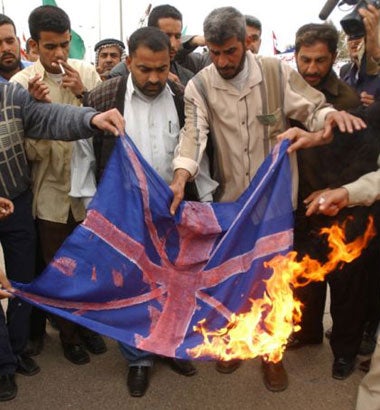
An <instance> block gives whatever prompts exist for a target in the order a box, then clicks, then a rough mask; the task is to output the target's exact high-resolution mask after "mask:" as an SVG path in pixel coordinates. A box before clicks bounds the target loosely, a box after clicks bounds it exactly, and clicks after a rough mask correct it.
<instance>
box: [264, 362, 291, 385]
mask: <svg viewBox="0 0 380 410" xmlns="http://www.w3.org/2000/svg"><path fill="white" fill-rule="evenodd" d="M261 369H262V371H263V380H264V384H265V387H266V388H267V389H268V390H270V391H273V392H279V391H283V390H285V389H286V388H287V387H288V375H287V373H286V370H285V368H284V366H283V364H282V361H280V362H278V363H273V362H266V361H265V360H262V361H261Z"/></svg>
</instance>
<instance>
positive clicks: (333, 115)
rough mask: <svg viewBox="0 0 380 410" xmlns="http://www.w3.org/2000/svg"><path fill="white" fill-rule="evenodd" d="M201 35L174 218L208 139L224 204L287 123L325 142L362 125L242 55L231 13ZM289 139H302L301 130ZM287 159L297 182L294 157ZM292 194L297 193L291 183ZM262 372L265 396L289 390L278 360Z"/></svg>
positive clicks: (179, 153) (270, 64)
mask: <svg viewBox="0 0 380 410" xmlns="http://www.w3.org/2000/svg"><path fill="white" fill-rule="evenodd" d="M203 29H204V36H205V40H206V45H207V46H208V49H209V50H210V56H211V59H212V64H211V65H209V66H208V67H206V68H204V69H203V70H201V71H200V72H199V73H198V74H197V75H196V76H195V77H193V78H192V79H191V80H190V81H189V82H188V84H187V87H186V90H185V113H186V120H185V126H184V127H183V128H182V130H181V134H180V143H179V146H178V147H177V150H176V156H175V158H174V161H173V166H174V170H175V174H174V179H173V182H172V184H171V189H172V190H173V193H174V200H173V203H172V205H171V213H172V214H173V215H174V214H175V211H176V209H177V207H178V205H179V203H180V201H181V200H182V199H183V195H184V187H185V184H186V182H187V181H188V180H189V179H190V178H192V177H194V176H196V175H197V172H198V169H199V163H200V160H201V158H202V155H203V152H204V151H205V148H206V145H207V143H208V140H210V141H211V145H212V147H211V148H212V152H213V153H212V154H211V156H210V160H212V163H213V170H212V171H213V172H214V174H213V178H214V179H215V180H216V181H217V182H218V183H219V187H218V189H217V191H216V193H215V195H214V200H216V201H220V202H229V201H235V200H236V199H237V198H238V197H239V196H240V195H241V194H242V193H243V191H244V190H245V189H246V188H247V187H248V185H249V183H250V181H251V180H252V178H253V177H254V175H255V173H256V172H257V170H258V168H259V167H260V165H261V164H262V162H263V161H264V159H265V156H266V155H267V154H268V153H269V150H270V148H271V146H272V145H273V143H275V142H276V137H277V136H278V135H279V134H280V133H281V132H282V131H285V129H286V128H287V121H286V119H287V118H290V117H291V118H294V119H296V120H298V121H300V122H301V123H302V124H303V125H304V126H305V127H306V128H308V129H311V130H313V131H315V130H319V129H322V128H323V127H325V130H324V131H323V132H322V131H321V133H320V136H321V137H326V138H327V137H329V136H330V135H331V129H332V126H333V125H334V124H336V123H337V124H339V126H340V127H341V128H342V129H343V130H346V129H349V130H350V131H352V129H353V128H356V127H358V128H360V127H361V126H363V122H362V121H361V120H359V119H357V118H355V117H353V116H351V115H350V114H348V113H345V112H338V111H336V110H335V109H333V108H332V107H331V106H327V105H326V103H325V98H324V96H323V94H322V93H320V92H319V91H317V90H315V89H313V88H312V87H310V86H309V85H308V84H307V83H305V81H304V80H303V79H302V77H301V76H300V75H299V74H298V73H297V72H296V71H295V70H293V69H292V68H291V67H290V66H288V65H286V64H285V63H281V62H279V61H278V60H277V59H274V58H268V57H262V56H258V55H255V54H253V53H251V52H250V51H247V46H246V23H245V18H244V16H243V15H242V14H241V13H240V12H239V11H238V10H236V9H235V8H233V7H222V8H219V9H215V10H214V11H212V12H211V13H210V14H209V15H208V17H206V19H205V21H204V24H203ZM292 132H293V133H295V134H296V135H297V137H296V139H299V137H301V136H302V133H303V132H304V131H301V130H299V129H295V130H292ZM310 141H311V140H310ZM209 152H210V151H209ZM292 159H293V173H294V178H296V177H297V173H296V166H294V165H295V163H294V160H295V158H294V155H292ZM293 187H294V188H293V189H294V191H296V190H297V183H296V182H295V181H294V184H293ZM294 195H296V192H294ZM240 363H241V361H240V360H238V359H235V360H231V361H228V362H218V363H217V370H218V371H219V372H222V373H231V372H233V371H234V370H236V369H237V368H238V367H239V365H240ZM262 369H263V374H264V383H265V386H266V387H267V388H268V389H269V390H271V391H281V390H284V389H286V387H287V384H288V380H287V374H286V371H285V369H284V367H283V364H282V362H281V361H280V362H279V363H272V362H267V361H265V359H264V358H263V360H262Z"/></svg>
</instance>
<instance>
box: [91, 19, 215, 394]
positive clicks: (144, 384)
mask: <svg viewBox="0 0 380 410" xmlns="http://www.w3.org/2000/svg"><path fill="white" fill-rule="evenodd" d="M128 45H129V56H128V58H127V66H128V70H129V72H130V75H129V76H128V77H121V76H120V77H115V78H112V79H110V80H108V81H106V82H104V83H102V84H101V85H100V86H98V87H97V88H95V89H94V90H93V91H92V92H90V93H89V94H88V95H87V96H86V98H85V104H86V105H90V106H92V107H94V108H95V107H96V109H97V110H99V111H105V110H108V107H112V108H117V109H118V110H119V111H120V112H121V113H122V114H123V115H124V118H125V122H126V132H127V134H128V135H129V136H130V137H131V138H132V140H133V142H134V143H135V144H136V146H137V148H138V149H139V150H140V152H141V153H142V155H143V156H144V158H145V159H146V160H147V162H148V163H149V164H150V165H151V166H152V167H153V168H154V169H155V170H156V171H157V173H158V174H159V175H160V176H161V177H162V178H163V179H164V180H165V181H166V182H167V183H168V184H169V183H170V181H171V177H172V173H173V170H172V167H171V162H172V159H173V157H174V149H175V147H176V146H177V144H178V136H179V130H180V128H181V126H182V123H183V119H184V112H183V108H184V107H183V94H182V88H179V87H177V86H176V84H175V83H174V82H170V81H168V75H169V70H170V41H169V38H168V36H167V35H166V34H165V33H163V32H162V31H161V30H159V29H158V28H155V27H144V28H141V29H138V30H136V31H135V32H134V33H133V34H132V35H131V37H130V39H129V44H128ZM115 142H116V141H115V138H105V139H103V138H96V139H94V149H95V156H96V168H97V179H98V180H99V178H100V177H101V174H102V172H103V170H104V168H105V166H106V164H107V161H108V158H109V156H110V154H111V152H112V150H113V148H114V145H115ZM206 168H207V164H206ZM202 178H203V179H200V180H198V181H196V182H197V184H196V188H197V193H198V199H202V200H208V201H210V200H212V192H213V191H214V189H215V188H216V184H215V183H214V182H213V181H212V180H211V179H210V178H209V177H207V175H202ZM189 199H190V198H189ZM191 199H194V198H191ZM120 349H121V352H122V354H123V356H124V357H125V358H126V359H127V360H128V364H129V371H128V380H127V385H128V388H129V392H130V394H131V396H133V397H141V396H143V395H144V394H145V392H146V390H147V388H148V384H149V373H150V368H151V367H152V365H153V359H154V355H153V354H151V353H149V352H146V351H142V350H139V349H137V348H135V347H131V346H128V345H126V344H123V343H120ZM169 364H170V366H171V367H172V369H173V370H174V371H176V372H177V373H180V374H182V375H185V376H192V375H193V374H195V373H196V369H195V368H194V367H193V365H192V364H191V362H189V361H185V360H178V359H169Z"/></svg>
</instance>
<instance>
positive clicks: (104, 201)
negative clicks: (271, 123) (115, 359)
mask: <svg viewBox="0 0 380 410" xmlns="http://www.w3.org/2000/svg"><path fill="white" fill-rule="evenodd" d="M287 146H288V143H287V142H283V143H282V144H281V145H279V144H278V145H277V146H276V147H275V148H274V150H273V151H272V153H271V154H270V155H269V156H268V157H267V159H266V160H265V162H264V163H263V165H262V166H261V168H260V169H259V171H258V172H257V174H256V176H255V178H254V179H253V180H252V183H251V184H250V186H249V188H248V189H247V190H246V191H245V192H244V193H243V194H242V196H241V197H240V198H239V199H238V200H237V201H236V202H233V203H198V202H186V201H184V202H182V203H181V205H180V208H179V210H178V212H177V214H176V216H175V217H172V216H171V215H170V213H169V205H170V203H171V200H172V192H171V190H170V189H169V187H168V186H167V184H166V183H165V182H164V181H163V180H162V179H161V178H160V177H159V176H158V175H157V174H156V172H155V171H154V170H153V169H152V168H151V167H150V166H149V164H147V162H146V161H145V160H144V159H143V158H142V156H141V155H140V154H139V152H138V151H137V148H136V147H135V146H134V145H133V143H132V141H131V140H130V139H129V138H128V137H122V138H120V139H119V140H118V142H117V145H116V148H115V150H114V152H113V154H112V156H111V159H110V160H109V163H108V166H107V169H106V170H105V173H104V176H103V178H102V181H101V183H100V185H99V187H98V191H97V194H96V196H95V197H94V199H93V201H92V202H91V204H90V208H89V210H88V213H87V217H86V219H85V221H84V222H83V223H82V224H81V225H80V226H79V227H77V229H76V230H75V231H74V233H73V234H72V235H71V236H70V237H69V238H67V240H66V241H65V243H64V245H63V246H62V247H61V249H60V250H59V251H58V252H57V254H56V255H55V257H54V260H53V261H52V262H51V263H50V265H49V266H48V267H47V269H46V270H45V271H44V272H43V273H42V275H40V276H39V277H38V278H37V279H35V280H34V281H33V282H32V283H30V284H15V286H16V288H17V289H18V290H17V294H18V296H20V297H22V298H24V299H25V300H27V301H29V302H31V303H33V304H36V305H38V306H39V307H42V308H43V309H45V310H47V311H49V312H52V313H54V314H57V315H60V316H62V317H65V318H66V319H69V320H72V321H74V322H76V323H79V324H81V325H84V326H86V327H88V328H90V329H93V330H95V331H96V332H99V333H101V334H104V335H107V336H109V337H111V338H114V339H116V340H119V341H122V342H124V343H127V344H129V345H132V346H136V347H138V348H140V349H144V350H148V351H151V352H154V353H157V354H160V355H164V356H169V357H179V358H188V353H187V349H189V348H193V347H194V346H197V345H198V344H200V343H201V341H202V339H201V336H200V335H199V334H198V333H197V332H195V331H194V330H193V326H194V325H195V324H197V323H198V321H200V320H202V319H205V320H206V327H207V328H209V329H219V328H221V327H223V326H225V325H226V323H227V322H228V320H229V319H230V317H231V314H232V313H233V312H235V313H241V312H245V311H247V310H249V308H250V306H251V303H250V301H249V299H250V298H257V297H261V296H262V294H263V292H264V290H265V283H264V282H263V279H267V278H268V277H269V276H270V274H271V272H270V271H269V270H268V268H265V267H264V264H263V262H264V261H267V260H270V259H271V258H272V257H273V256H274V255H275V254H278V253H283V254H286V253H287V252H288V251H289V250H291V248H292V244H293V216H292V203H291V174H290V165H289V159H288V155H287V153H286V148H287Z"/></svg>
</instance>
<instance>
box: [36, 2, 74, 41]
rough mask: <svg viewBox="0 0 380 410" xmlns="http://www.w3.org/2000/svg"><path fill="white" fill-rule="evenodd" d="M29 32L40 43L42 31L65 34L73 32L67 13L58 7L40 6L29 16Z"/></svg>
mask: <svg viewBox="0 0 380 410" xmlns="http://www.w3.org/2000/svg"><path fill="white" fill-rule="evenodd" d="M28 23H29V31H30V35H31V37H32V39H33V40H34V41H38V40H39V39H40V33H41V31H52V32H54V33H60V34H62V33H65V32H66V31H70V30H71V25H70V19H69V16H68V15H67V14H66V12H65V11H64V10H62V9H60V8H59V7H56V6H40V7H37V8H35V9H34V10H33V11H32V12H31V13H30V16H29V19H28Z"/></svg>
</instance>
